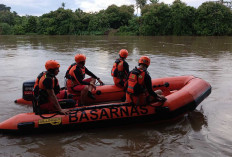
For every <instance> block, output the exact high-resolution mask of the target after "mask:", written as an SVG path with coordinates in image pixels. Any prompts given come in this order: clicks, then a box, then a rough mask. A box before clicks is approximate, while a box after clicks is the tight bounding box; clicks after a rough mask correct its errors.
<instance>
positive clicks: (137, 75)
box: [126, 56, 166, 105]
mask: <svg viewBox="0 0 232 157" xmlns="http://www.w3.org/2000/svg"><path fill="white" fill-rule="evenodd" d="M138 65H139V67H138V68H137V67H135V68H134V69H133V70H132V71H131V72H130V73H129V76H128V80H127V83H126V102H133V103H134V104H137V105H146V104H149V103H150V101H154V100H157V101H165V100H166V98H165V97H164V96H163V95H162V91H161V90H157V91H155V92H154V91H153V89H152V82H151V77H150V75H149V73H148V71H147V68H148V67H149V65H150V58H149V57H147V56H142V57H141V58H140V59H139V62H138ZM150 96H152V97H153V98H152V97H150Z"/></svg>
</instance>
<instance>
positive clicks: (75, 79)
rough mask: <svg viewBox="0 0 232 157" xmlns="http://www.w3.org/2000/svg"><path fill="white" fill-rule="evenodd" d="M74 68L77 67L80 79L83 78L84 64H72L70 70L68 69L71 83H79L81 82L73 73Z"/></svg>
mask: <svg viewBox="0 0 232 157" xmlns="http://www.w3.org/2000/svg"><path fill="white" fill-rule="evenodd" d="M76 68H79V69H80V70H81V72H82V73H81V76H80V77H81V79H82V80H83V79H84V78H85V66H84V67H83V68H80V67H78V66H77V65H73V66H72V67H71V68H70V70H69V75H70V76H71V79H69V78H68V79H69V80H71V81H72V83H73V85H80V84H81V83H80V82H79V81H78V79H77V78H76V75H75V73H74V71H75V70H76Z"/></svg>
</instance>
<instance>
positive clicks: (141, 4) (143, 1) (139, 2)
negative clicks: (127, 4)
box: [135, 0, 147, 14]
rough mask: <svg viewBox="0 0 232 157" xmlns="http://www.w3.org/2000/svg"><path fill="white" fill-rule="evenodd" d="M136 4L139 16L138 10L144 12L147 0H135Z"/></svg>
mask: <svg viewBox="0 0 232 157" xmlns="http://www.w3.org/2000/svg"><path fill="white" fill-rule="evenodd" d="M135 2H136V8H137V14H138V9H139V8H140V10H142V8H143V7H144V6H145V5H146V3H147V0H135Z"/></svg>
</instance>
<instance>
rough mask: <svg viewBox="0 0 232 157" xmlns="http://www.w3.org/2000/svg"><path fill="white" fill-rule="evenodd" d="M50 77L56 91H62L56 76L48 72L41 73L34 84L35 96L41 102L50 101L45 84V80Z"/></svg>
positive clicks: (56, 92)
mask: <svg viewBox="0 0 232 157" xmlns="http://www.w3.org/2000/svg"><path fill="white" fill-rule="evenodd" d="M48 77H49V78H51V79H52V88H53V90H54V93H55V94H58V93H59V92H60V86H59V82H58V80H57V78H56V77H52V76H50V75H49V74H48V73H47V72H42V73H40V74H39V76H38V77H37V79H36V82H35V85H34V97H35V99H36V101H38V103H39V104H43V103H46V102H48V93H47V91H46V88H45V86H44V85H43V82H44V80H45V79H46V78H48Z"/></svg>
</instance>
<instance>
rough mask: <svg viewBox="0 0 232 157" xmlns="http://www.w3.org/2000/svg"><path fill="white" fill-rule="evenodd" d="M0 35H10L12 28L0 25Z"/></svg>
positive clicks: (5, 24) (4, 24)
mask: <svg viewBox="0 0 232 157" xmlns="http://www.w3.org/2000/svg"><path fill="white" fill-rule="evenodd" d="M0 34H1V35H9V34H12V28H11V26H10V25H9V24H7V23H0Z"/></svg>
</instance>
